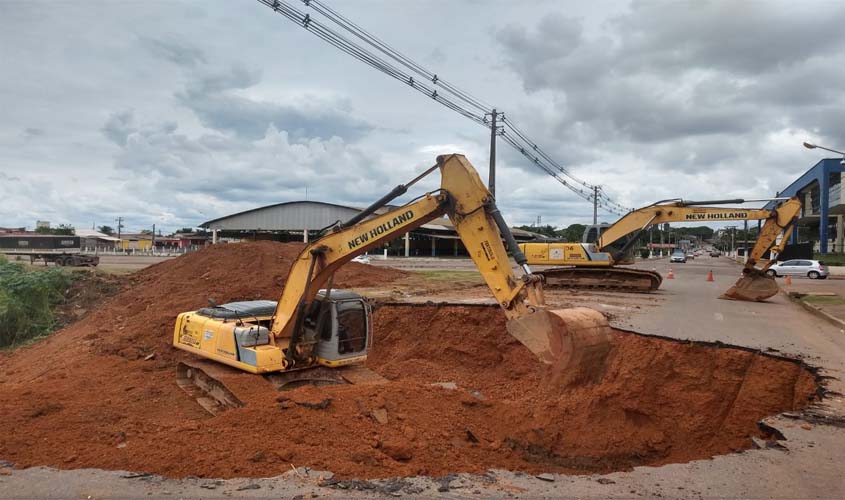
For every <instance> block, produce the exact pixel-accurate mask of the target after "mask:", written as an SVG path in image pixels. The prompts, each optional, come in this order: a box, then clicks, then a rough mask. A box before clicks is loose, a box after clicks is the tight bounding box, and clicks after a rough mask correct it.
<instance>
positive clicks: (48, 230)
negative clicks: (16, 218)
mask: <svg viewBox="0 0 845 500" xmlns="http://www.w3.org/2000/svg"><path fill="white" fill-rule="evenodd" d="M35 232H36V233H38V234H55V235H62V236H73V235H74V234H76V229H74V228H73V226H71V225H70V224H59V227H39V228H36V229H35Z"/></svg>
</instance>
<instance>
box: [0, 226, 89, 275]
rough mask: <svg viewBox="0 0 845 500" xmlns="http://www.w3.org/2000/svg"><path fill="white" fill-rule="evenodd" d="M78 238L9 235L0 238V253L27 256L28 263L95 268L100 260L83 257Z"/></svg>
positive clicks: (87, 256)
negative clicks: (39, 261) (50, 263)
mask: <svg viewBox="0 0 845 500" xmlns="http://www.w3.org/2000/svg"><path fill="white" fill-rule="evenodd" d="M80 252H81V248H80V239H79V236H64V235H44V234H11V235H3V236H0V253H3V254H6V255H26V256H29V260H30V263H35V261H37V260H41V261H44V264H45V265H46V264H47V263H49V262H52V263H54V264H56V265H57V266H91V267H93V266H96V265H97V264H99V263H100V258H99V257H97V256H96V255H84V254H82V253H80Z"/></svg>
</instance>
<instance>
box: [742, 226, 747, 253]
mask: <svg viewBox="0 0 845 500" xmlns="http://www.w3.org/2000/svg"><path fill="white" fill-rule="evenodd" d="M742 255H743V256H744V257H745V258H744V259H742V261H743V262H748V221H747V220H746V221H745V248H744V249H743V250H742Z"/></svg>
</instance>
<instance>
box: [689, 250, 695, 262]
mask: <svg viewBox="0 0 845 500" xmlns="http://www.w3.org/2000/svg"><path fill="white" fill-rule="evenodd" d="M687 259H689V260H695V254H694V253H692V252H687Z"/></svg>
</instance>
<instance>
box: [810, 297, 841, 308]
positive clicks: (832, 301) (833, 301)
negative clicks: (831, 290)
mask: <svg viewBox="0 0 845 500" xmlns="http://www.w3.org/2000/svg"><path fill="white" fill-rule="evenodd" d="M801 300H803V301H804V302H809V303H810V304H818V305H820V306H823V305H829V306H841V305H843V304H845V298H842V297H840V296H838V295H833V296H831V295H805V296H803V297H801Z"/></svg>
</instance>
